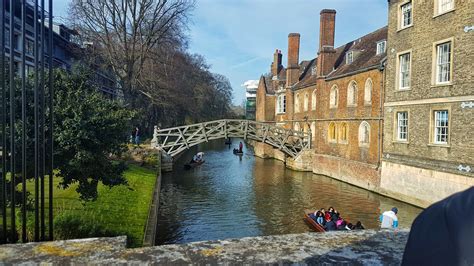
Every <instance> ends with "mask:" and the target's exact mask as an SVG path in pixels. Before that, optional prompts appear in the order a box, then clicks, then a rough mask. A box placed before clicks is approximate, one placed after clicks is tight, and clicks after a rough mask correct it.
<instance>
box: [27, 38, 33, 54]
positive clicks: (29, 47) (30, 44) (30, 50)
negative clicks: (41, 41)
mask: <svg viewBox="0 0 474 266" xmlns="http://www.w3.org/2000/svg"><path fill="white" fill-rule="evenodd" d="M25 50H26V51H25V52H26V54H28V55H32V56H34V54H35V44H34V43H33V41H32V40H29V39H26V43H25Z"/></svg>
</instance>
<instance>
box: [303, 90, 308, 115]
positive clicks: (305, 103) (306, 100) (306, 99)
mask: <svg viewBox="0 0 474 266" xmlns="http://www.w3.org/2000/svg"><path fill="white" fill-rule="evenodd" d="M308 105H309V96H308V93H305V94H304V107H303V108H304V111H305V112H306V111H308Z"/></svg>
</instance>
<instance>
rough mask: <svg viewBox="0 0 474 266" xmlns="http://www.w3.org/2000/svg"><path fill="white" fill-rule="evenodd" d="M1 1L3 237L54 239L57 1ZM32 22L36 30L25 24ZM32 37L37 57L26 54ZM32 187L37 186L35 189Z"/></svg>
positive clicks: (0, 201)
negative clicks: (55, 20)
mask: <svg viewBox="0 0 474 266" xmlns="http://www.w3.org/2000/svg"><path fill="white" fill-rule="evenodd" d="M0 5H1V10H0V21H1V29H0V31H1V32H0V45H1V50H2V53H1V54H0V57H1V58H0V72H1V74H0V88H1V120H2V126H1V136H0V137H1V153H0V156H1V175H0V215H1V220H0V222H1V223H2V224H1V228H0V242H1V243H15V242H17V241H18V240H20V236H21V241H22V242H28V241H32V240H34V241H43V240H49V239H53V169H54V168H53V76H52V67H53V63H52V55H53V15H52V14H53V10H52V8H53V1H52V0H48V3H47V5H46V3H45V0H41V1H40V2H39V0H0ZM46 9H48V11H46ZM31 24H33V25H31ZM30 26H33V34H30V33H29V32H28V31H27V30H26V29H27V27H29V28H30ZM6 34H8V35H6ZM31 40H33V41H32V42H33V46H34V48H33V57H34V60H29V59H28V60H27V58H28V57H27V53H28V51H27V47H26V45H27V41H31ZM27 72H28V73H27ZM46 178H47V179H48V180H47V181H48V187H47V191H46V188H45V179H46ZM28 188H34V189H33V191H32V194H31V193H29V191H28ZM46 203H48V206H46ZM46 209H47V210H48V213H47V214H46V212H45V211H46ZM17 218H18V220H19V221H17ZM29 221H31V222H29ZM31 224H33V225H31ZM18 229H21V230H18Z"/></svg>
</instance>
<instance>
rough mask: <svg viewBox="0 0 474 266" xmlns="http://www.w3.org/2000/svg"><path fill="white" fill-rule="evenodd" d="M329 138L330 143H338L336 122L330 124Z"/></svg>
mask: <svg viewBox="0 0 474 266" xmlns="http://www.w3.org/2000/svg"><path fill="white" fill-rule="evenodd" d="M328 136H329V141H330V142H336V124H335V123H334V122H331V123H329V128H328Z"/></svg>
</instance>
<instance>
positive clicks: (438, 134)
mask: <svg viewBox="0 0 474 266" xmlns="http://www.w3.org/2000/svg"><path fill="white" fill-rule="evenodd" d="M448 120H449V118H448V110H439V111H434V140H433V142H434V143H436V144H448V137H449V135H448V131H449V121H448Z"/></svg>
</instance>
